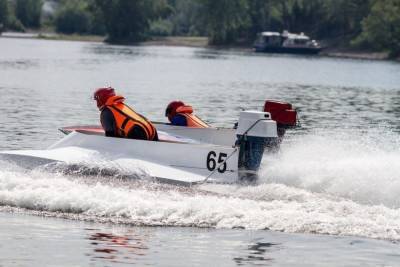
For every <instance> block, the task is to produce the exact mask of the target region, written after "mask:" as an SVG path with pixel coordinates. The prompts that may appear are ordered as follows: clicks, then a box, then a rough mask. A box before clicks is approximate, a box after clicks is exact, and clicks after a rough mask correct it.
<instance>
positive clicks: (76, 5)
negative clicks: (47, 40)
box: [55, 0, 91, 34]
mask: <svg viewBox="0 0 400 267" xmlns="http://www.w3.org/2000/svg"><path fill="white" fill-rule="evenodd" d="M87 8H88V4H87V2H85V1H79V0H76V1H71V0H70V1H66V2H65V3H64V4H63V5H62V6H61V7H60V9H59V10H58V11H57V13H56V17H55V26H56V31H57V32H61V33H66V34H71V33H88V32H89V31H90V23H91V13H90V12H89V11H88V10H87Z"/></svg>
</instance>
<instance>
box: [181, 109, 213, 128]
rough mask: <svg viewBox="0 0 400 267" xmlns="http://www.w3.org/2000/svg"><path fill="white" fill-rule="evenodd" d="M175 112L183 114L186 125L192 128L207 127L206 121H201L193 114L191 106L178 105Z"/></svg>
mask: <svg viewBox="0 0 400 267" xmlns="http://www.w3.org/2000/svg"><path fill="white" fill-rule="evenodd" d="M176 114H177V115H181V116H184V117H185V118H186V123H187V127H192V128H208V127H210V126H208V124H207V123H205V122H204V121H202V120H201V119H200V118H199V117H197V116H196V115H194V114H193V108H192V107H191V106H180V107H178V108H177V109H176Z"/></svg>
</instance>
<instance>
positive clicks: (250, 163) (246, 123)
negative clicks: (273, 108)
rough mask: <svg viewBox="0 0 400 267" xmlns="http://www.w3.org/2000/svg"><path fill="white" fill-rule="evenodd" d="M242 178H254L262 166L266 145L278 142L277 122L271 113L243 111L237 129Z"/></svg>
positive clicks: (239, 164)
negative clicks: (272, 118)
mask: <svg viewBox="0 0 400 267" xmlns="http://www.w3.org/2000/svg"><path fill="white" fill-rule="evenodd" d="M236 136H237V141H236V143H237V145H238V146H239V147H240V150H239V162H238V166H239V176H240V179H241V180H251V181H252V180H254V179H256V178H257V171H258V169H259V168H260V163H261V159H262V157H263V154H264V149H265V147H267V146H268V144H270V143H277V142H278V134H277V124H276V122H275V121H273V120H271V114H270V113H267V112H260V111H242V112H241V113H240V117H239V123H238V127H237V129H236Z"/></svg>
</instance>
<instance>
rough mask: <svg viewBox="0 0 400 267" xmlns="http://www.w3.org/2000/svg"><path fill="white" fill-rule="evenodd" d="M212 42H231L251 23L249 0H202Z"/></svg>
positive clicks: (218, 43) (216, 43)
mask: <svg viewBox="0 0 400 267" xmlns="http://www.w3.org/2000/svg"><path fill="white" fill-rule="evenodd" d="M200 1H201V3H202V5H203V8H204V9H203V12H204V13H203V15H204V17H205V21H206V25H207V33H208V36H209V42H210V43H211V44H215V45H220V44H229V43H232V42H235V41H236V40H238V39H239V38H241V37H243V35H242V34H243V32H244V30H245V29H246V28H248V27H249V25H250V16H249V13H248V8H249V6H248V1H247V0H219V1H215V0H200Z"/></svg>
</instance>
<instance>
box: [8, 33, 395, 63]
mask: <svg viewBox="0 0 400 267" xmlns="http://www.w3.org/2000/svg"><path fill="white" fill-rule="evenodd" d="M0 37H1V38H18V39H43V40H53V41H80V42H95V43H104V42H105V39H106V38H105V37H104V36H97V35H78V34H58V33H43V32H28V33H18V32H3V33H2V34H0ZM117 45H118V44H117ZM126 45H136V46H171V47H174V46H181V47H198V48H211V49H219V50H237V51H241V52H251V51H252V50H253V49H252V47H251V46H248V47H247V46H240V45H226V46H213V45H209V44H208V38H207V37H187V36H166V37H152V38H151V39H150V40H147V41H144V42H138V43H135V44H126ZM319 56H322V57H331V58H344V59H361V60H389V61H396V62H399V61H400V58H397V59H390V58H389V55H388V53H387V52H366V51H358V50H350V49H337V48H326V49H324V50H323V51H322V52H321V53H320V54H319Z"/></svg>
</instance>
